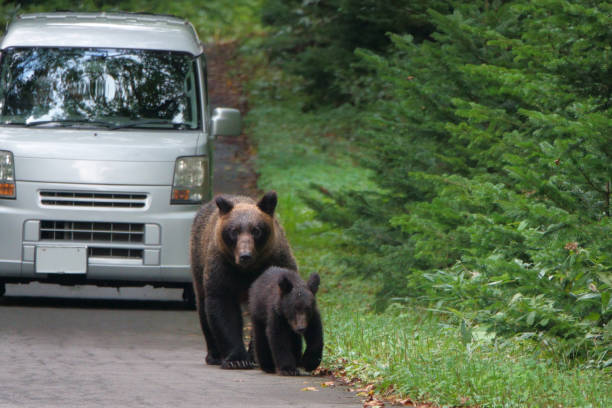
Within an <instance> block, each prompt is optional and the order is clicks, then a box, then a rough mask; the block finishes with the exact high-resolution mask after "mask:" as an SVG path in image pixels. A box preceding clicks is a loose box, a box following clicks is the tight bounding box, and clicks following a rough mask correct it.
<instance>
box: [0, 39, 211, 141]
mask: <svg viewBox="0 0 612 408" xmlns="http://www.w3.org/2000/svg"><path fill="white" fill-rule="evenodd" d="M196 72H197V71H196V63H195V59H194V58H193V56H190V55H189V54H184V53H176V52H168V51H151V50H127V49H84V48H83V49H81V48H76V49H75V48H11V49H8V50H4V51H3V52H2V59H1V61H0V124H4V125H25V126H71V127H72V126H75V127H80V126H86V127H106V128H124V127H130V128H149V129H151V128H153V129H197V128H199V127H200V126H201V123H202V120H201V118H200V108H199V100H200V99H199V94H198V86H197V80H198V79H197V77H198V76H197V75H196Z"/></svg>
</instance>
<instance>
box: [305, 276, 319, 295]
mask: <svg viewBox="0 0 612 408" xmlns="http://www.w3.org/2000/svg"><path fill="white" fill-rule="evenodd" d="M319 283H321V278H320V277H319V274H318V273H313V274H312V275H310V277H309V278H308V282H307V283H306V285H307V286H308V289H310V291H311V292H312V294H313V295H316V293H317V291H318V290H319Z"/></svg>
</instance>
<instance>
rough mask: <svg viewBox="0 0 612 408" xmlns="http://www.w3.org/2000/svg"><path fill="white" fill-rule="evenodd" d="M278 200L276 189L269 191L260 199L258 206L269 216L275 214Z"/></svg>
mask: <svg viewBox="0 0 612 408" xmlns="http://www.w3.org/2000/svg"><path fill="white" fill-rule="evenodd" d="M277 202H278V198H277V197H276V191H269V192H267V193H266V194H265V195H264V196H263V197H262V198H261V200H259V202H258V203H257V207H259V209H260V210H261V211H263V212H265V213H266V214H268V215H269V216H273V215H274V210H275V209H276V203H277Z"/></svg>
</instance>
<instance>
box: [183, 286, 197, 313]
mask: <svg viewBox="0 0 612 408" xmlns="http://www.w3.org/2000/svg"><path fill="white" fill-rule="evenodd" d="M183 301H184V302H185V304H186V305H187V307H188V308H189V309H192V310H195V308H196V304H195V293H194V292H193V286H191V285H189V286H185V289H183Z"/></svg>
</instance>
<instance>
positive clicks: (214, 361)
mask: <svg viewBox="0 0 612 408" xmlns="http://www.w3.org/2000/svg"><path fill="white" fill-rule="evenodd" d="M206 364H208V365H221V359H220V358H219V357H215V356H212V355H210V353H209V354H207V355H206Z"/></svg>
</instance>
